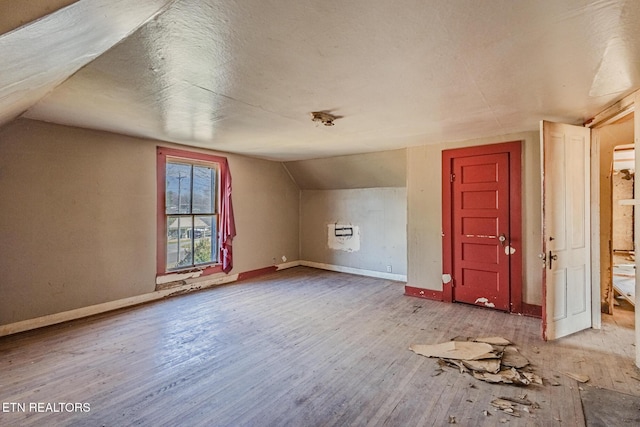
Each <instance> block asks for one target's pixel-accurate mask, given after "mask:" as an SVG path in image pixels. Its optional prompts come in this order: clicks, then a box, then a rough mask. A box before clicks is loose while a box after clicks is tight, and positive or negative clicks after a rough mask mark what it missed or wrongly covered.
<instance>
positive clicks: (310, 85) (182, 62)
mask: <svg viewBox="0 0 640 427" xmlns="http://www.w3.org/2000/svg"><path fill="white" fill-rule="evenodd" d="M2 1H4V0H0V6H2V4H3V3H2ZM32 3H34V4H40V3H41V4H43V5H44V4H46V2H38V1H35V0H32ZM57 3H59V5H60V7H62V8H61V9H59V10H57V11H55V12H53V13H51V14H49V15H46V13H48V12H49V11H48V10H45V9H44V7H45V6H41V7H42V15H46V16H44V17H43V18H42V19H39V20H35V21H32V22H30V23H28V24H26V25H23V26H21V27H19V28H17V29H15V30H13V31H10V32H7V33H5V34H3V35H1V36H0V57H2V58H3V61H2V63H0V124H2V123H6V122H7V121H8V120H11V119H13V118H14V117H16V116H18V115H20V114H23V112H25V111H26V113H25V116H26V117H29V118H32V119H38V120H45V121H50V122H55V123H61V124H67V125H73V126H80V127H86V128H94V129H103V130H109V131H113V132H119V133H124V134H130V135H135V136H141V137H148V138H155V139H159V140H165V141H174V142H178V143H182V144H187V145H193V146H199V147H207V148H211V149H214V150H221V151H227V152H234V153H243V154H248V155H252V156H257V157H263V158H269V159H281V160H296V159H310V158H318V157H328V156H337V155H344V154H352V153H362V152H372V151H381V150H391V149H396V148H402V147H407V146H412V145H418V144H430V143H437V142H443V141H453V140H463V139H470V138H478V137H485V136H492V135H502V134H507V133H512V132H521V131H528V130H534V129H537V128H538V123H539V121H540V120H541V119H545V120H552V121H564V122H569V123H581V122H583V121H584V120H585V119H587V118H589V117H591V116H593V115H594V114H596V113H597V112H599V111H600V110H601V109H603V107H606V106H607V105H609V104H611V103H612V102H614V101H616V100H618V99H620V98H621V97H623V96H624V95H627V94H628V93H630V92H632V91H633V90H635V89H637V88H639V87H640V2H638V1H636V0H628V1H624V0H619V1H607V0H599V1H585V0H563V1H556V0H520V1H513V0H491V1H477V0H455V1H452V0H441V1H423V0H416V1H410V0H396V1H391V0H390V1H381V0H376V1H373V0H366V1H365V0H357V1H355V0H354V1H349V2H345V1H339V0H324V1H317V0H316V1H300V0H277V1H276V0H273V1H265V0H242V1H240V0H235V1H230V0H225V1H223V0H220V1H214V0H207V1H204V0H173V1H169V0H165V1H162V0H156V1H152V0H145V1H124V0H120V1H114V0H112V1H107V0H80V1H77V2H75V3H73V2H68V1H67V2H65V1H62V0H60V1H58V2H57ZM67 3H71V4H69V5H68V6H66V7H63V6H64V5H65V4H67ZM34 7H35V6H34ZM53 9H55V7H54V8H53ZM9 15H10V14H9ZM9 15H7V18H4V17H3V18H0V20H2V21H7V22H8V24H7V25H5V26H4V27H0V28H11V22H9V21H10V18H11V16H9ZM37 16H38V14H37V13H35V12H33V11H30V12H29V17H30V19H34V18H35V17H37ZM21 19H22V20H24V18H20V17H16V16H14V17H13V18H12V20H13V21H15V22H21V21H20V20H21ZM107 49H108V50H107ZM319 110H326V111H330V112H332V113H334V114H336V115H338V116H342V118H340V119H338V120H336V121H335V126H332V127H325V126H322V125H318V124H317V123H314V122H312V121H311V115H310V113H311V112H312V111H319Z"/></svg>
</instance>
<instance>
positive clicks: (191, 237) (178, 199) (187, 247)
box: [165, 158, 219, 271]
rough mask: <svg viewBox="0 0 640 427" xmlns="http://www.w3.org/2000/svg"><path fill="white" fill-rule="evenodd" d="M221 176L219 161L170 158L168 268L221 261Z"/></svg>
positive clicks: (168, 172) (167, 189)
mask: <svg viewBox="0 0 640 427" xmlns="http://www.w3.org/2000/svg"><path fill="white" fill-rule="evenodd" d="M218 177H219V166H218V165H217V164H215V163H210V164H208V163H201V162H197V163H194V162H190V161H188V160H184V159H171V158H167V162H166V169H165V216H166V230H167V235H166V270H167V271H171V270H180V269H185V268H189V267H197V266H201V265H207V264H215V263H218V262H219V259H218V253H219V251H218V242H217V236H218V230H217V224H218V203H217V199H218V182H219V178H218Z"/></svg>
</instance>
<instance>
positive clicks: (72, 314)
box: [0, 274, 238, 337]
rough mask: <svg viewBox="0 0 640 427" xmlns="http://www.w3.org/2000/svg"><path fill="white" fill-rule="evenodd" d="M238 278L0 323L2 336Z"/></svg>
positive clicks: (195, 284)
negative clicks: (4, 323) (5, 323)
mask: <svg viewBox="0 0 640 427" xmlns="http://www.w3.org/2000/svg"><path fill="white" fill-rule="evenodd" d="M236 280H238V275H237V274H230V275H227V276H223V277H217V278H212V279H209V280H203V281H199V282H196V283H189V284H186V285H181V286H176V287H173V288H169V289H163V290H160V291H154V292H151V293H148V294H142V295H136V296H133V297H129V298H123V299H119V300H115V301H109V302H105V303H101V304H95V305H90V306H88V307H81V308H76V309H73V310H68V311H63V312H60V313H54V314H49V315H46V316H41V317H36V318H34V319H28V320H23V321H20V322H15V323H9V324H7V325H0V337H2V336H5V335H11V334H17V333H18V332H24V331H28V330H31V329H36V328H42V327H44V326H51V325H55V324H57V323H62V322H67V321H69V320H75V319H80V318H83V317H88V316H93V315H95V314H100V313H106V312H107V311H113V310H117V309H119V308H125V307H131V306H134V305H138V304H143V303H145V302H150V301H155V300H159V299H162V298H166V297H170V296H172V295H174V294H182V293H185V292H191V291H197V290H200V289H205V288H209V287H211V286H216V285H221V284H224V283H231V282H235V281H236Z"/></svg>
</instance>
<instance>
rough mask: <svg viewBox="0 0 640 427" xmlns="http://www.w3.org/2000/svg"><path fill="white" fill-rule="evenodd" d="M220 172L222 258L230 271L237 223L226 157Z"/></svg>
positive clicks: (224, 268)
mask: <svg viewBox="0 0 640 427" xmlns="http://www.w3.org/2000/svg"><path fill="white" fill-rule="evenodd" d="M221 172H222V173H221V174H220V175H221V176H220V188H221V190H222V194H221V197H220V205H221V206H220V259H221V261H222V271H224V272H225V273H228V272H230V271H231V269H232V268H233V261H232V250H231V249H232V248H231V247H232V241H233V237H234V236H235V235H236V223H235V220H234V219H233V204H232V203H231V171H230V170H229V163H228V162H227V160H226V159H225V161H224V164H223V167H222V171H221Z"/></svg>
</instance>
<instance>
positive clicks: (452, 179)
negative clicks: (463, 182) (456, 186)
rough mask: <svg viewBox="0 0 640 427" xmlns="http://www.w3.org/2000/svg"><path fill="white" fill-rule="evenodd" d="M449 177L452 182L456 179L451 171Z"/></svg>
mask: <svg viewBox="0 0 640 427" xmlns="http://www.w3.org/2000/svg"><path fill="white" fill-rule="evenodd" d="M449 179H450V180H451V181H450V182H453V181H455V180H456V174H455V173H452V174H451V175H449Z"/></svg>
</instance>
